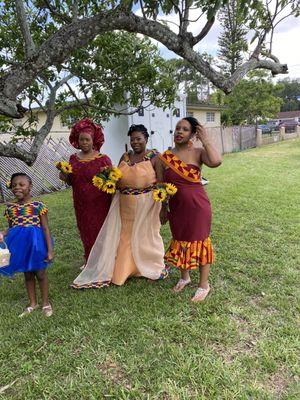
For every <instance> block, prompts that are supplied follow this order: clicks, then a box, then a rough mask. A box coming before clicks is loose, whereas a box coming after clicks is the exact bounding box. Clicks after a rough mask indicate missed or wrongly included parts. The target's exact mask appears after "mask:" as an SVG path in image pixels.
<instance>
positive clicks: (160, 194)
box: [153, 189, 167, 202]
mask: <svg viewBox="0 0 300 400" xmlns="http://www.w3.org/2000/svg"><path fill="white" fill-rule="evenodd" d="M166 198H167V192H166V190H165V189H155V190H153V200H155V201H160V202H163V201H165V200H166Z"/></svg>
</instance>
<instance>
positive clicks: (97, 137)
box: [69, 118, 104, 150]
mask: <svg viewBox="0 0 300 400" xmlns="http://www.w3.org/2000/svg"><path fill="white" fill-rule="evenodd" d="M82 132H84V133H88V134H89V135H91V137H92V139H93V145H94V149H95V150H100V148H101V146H102V145H103V143H104V134H103V128H102V126H101V125H96V124H94V122H93V121H91V120H90V119H89V118H84V119H82V120H80V121H78V122H76V124H74V125H73V127H72V129H71V133H70V136H69V142H70V143H71V145H72V146H73V147H75V149H79V143H78V139H79V135H80V133H82Z"/></svg>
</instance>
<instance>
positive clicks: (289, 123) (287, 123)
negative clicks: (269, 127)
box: [279, 119, 300, 133]
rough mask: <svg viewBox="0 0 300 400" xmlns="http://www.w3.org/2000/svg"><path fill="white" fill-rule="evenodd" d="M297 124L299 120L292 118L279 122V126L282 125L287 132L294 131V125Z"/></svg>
mask: <svg viewBox="0 0 300 400" xmlns="http://www.w3.org/2000/svg"><path fill="white" fill-rule="evenodd" d="M299 125H300V124H299V122H298V121H295V120H294V119H286V120H282V121H280V122H279V127H282V126H284V127H285V131H286V132H287V133H289V132H295V130H296V127H297V126H299Z"/></svg>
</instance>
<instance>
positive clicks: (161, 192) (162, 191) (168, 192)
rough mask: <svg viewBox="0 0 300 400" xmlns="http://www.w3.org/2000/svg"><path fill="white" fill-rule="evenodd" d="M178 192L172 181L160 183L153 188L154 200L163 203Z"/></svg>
mask: <svg viewBox="0 0 300 400" xmlns="http://www.w3.org/2000/svg"><path fill="white" fill-rule="evenodd" d="M176 192H177V187H176V186H175V185H173V184H172V183H158V184H157V185H156V189H154V190H153V200H155V201H159V202H161V203H163V202H165V201H168V200H169V198H170V197H171V196H174V194H175V193H176Z"/></svg>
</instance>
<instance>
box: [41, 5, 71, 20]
mask: <svg viewBox="0 0 300 400" xmlns="http://www.w3.org/2000/svg"><path fill="white" fill-rule="evenodd" d="M43 3H44V5H45V7H46V8H47V9H48V10H49V11H50V12H51V14H52V15H53V16H55V17H56V18H57V19H59V20H60V21H61V22H67V23H71V22H72V18H71V17H69V16H68V15H66V14H61V13H59V12H58V11H57V10H56V9H55V8H54V7H53V6H52V5H51V3H50V1H48V0H43Z"/></svg>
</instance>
